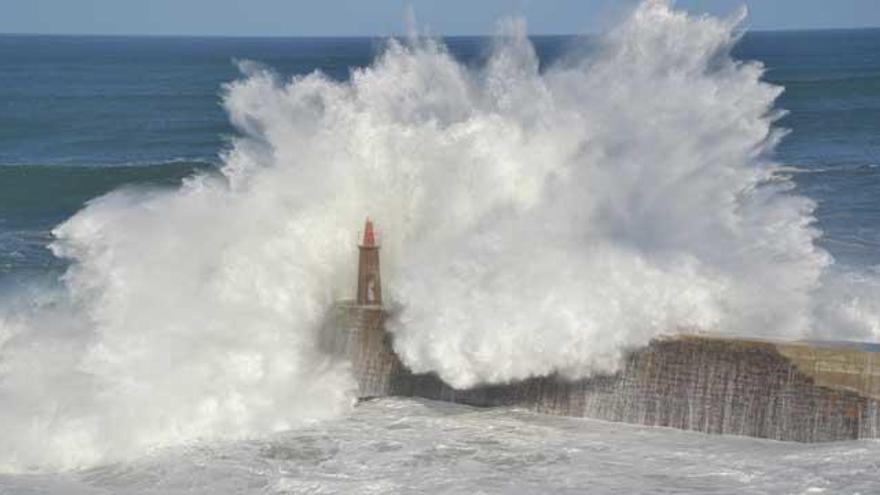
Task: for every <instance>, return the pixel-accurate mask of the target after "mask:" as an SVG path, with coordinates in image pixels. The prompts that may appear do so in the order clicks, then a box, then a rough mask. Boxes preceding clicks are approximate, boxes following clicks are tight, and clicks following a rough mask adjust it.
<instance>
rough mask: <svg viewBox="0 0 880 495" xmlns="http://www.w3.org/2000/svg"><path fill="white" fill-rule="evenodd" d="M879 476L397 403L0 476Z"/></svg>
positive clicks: (860, 465)
mask: <svg viewBox="0 0 880 495" xmlns="http://www.w3.org/2000/svg"><path fill="white" fill-rule="evenodd" d="M878 470H880V443H878V442H874V441H858V442H841V443H831V444H809V445H803V444H796V443H786V442H776V441H771V440H761V439H756V438H744V437H722V436H715V435H704V434H701V433H695V432H685V431H678V430H671V429H668V428H655V427H645V426H637V425H628V424H622V423H609V422H604V421H596V420H590V419H581V418H564V417H555V416H545V415H540V414H533V413H529V412H525V411H520V410H516V409H505V408H499V409H479V408H472V407H469V406H463V405H459V404H449V403H443V402H432V401H427V400H415V399H397V398H389V399H381V400H376V401H369V402H365V403H362V404H361V405H360V406H358V407H357V408H355V410H354V412H353V413H352V414H351V415H349V416H347V417H345V418H341V419H338V420H332V421H326V422H322V423H319V424H316V425H314V426H312V427H306V428H303V429H298V430H295V431H291V432H286V433H280V434H276V435H273V436H271V437H268V438H263V439H255V440H251V441H243V442H242V441H239V442H225V443H222V442H216V443H207V444H202V445H198V446H193V447H189V448H178V449H174V450H171V449H169V450H166V451H158V452H156V453H155V454H153V455H150V456H147V457H145V458H143V459H141V460H138V461H135V462H129V463H118V464H111V465H107V466H101V467H97V468H93V469H89V470H84V471H80V472H74V473H63V474H50V475H15V476H4V475H0V493H10V494H12V493H15V494H18V493H22V494H24V493H27V494H39V493H64V494H69V495H78V494H83V495H86V494H88V495H91V494H106V493H131V494H169V495H171V494H178V493H212V494H218V495H222V494H231V493H283V494H288V493H289V494H300V493H340V494H342V493H345V494H348V493H364V494H369V493H432V494H460V493H473V494H490V493H511V494H534V495H538V494H549V493H554V494H555V493H558V494H575V493H589V494H595V495H604V494H612V493H614V494H637V493H644V494H648V493H658V494H659V493H677V494H685V493H687V494H768V495H781V494H804V495H808V494H822V493H825V494H863V495H869V494H874V493H877V490H878V486H880V481H878V480H877V472H878Z"/></svg>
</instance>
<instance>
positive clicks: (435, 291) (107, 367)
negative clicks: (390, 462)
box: [0, 0, 880, 482]
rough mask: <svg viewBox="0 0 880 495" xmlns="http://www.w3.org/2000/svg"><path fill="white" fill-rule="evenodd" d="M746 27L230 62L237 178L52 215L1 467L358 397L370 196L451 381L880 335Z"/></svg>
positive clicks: (294, 418)
mask: <svg viewBox="0 0 880 495" xmlns="http://www.w3.org/2000/svg"><path fill="white" fill-rule="evenodd" d="M738 22H739V18H734V19H726V20H725V19H715V18H711V17H699V18H694V17H689V16H687V15H686V14H684V13H681V12H676V11H674V10H673V9H672V8H671V7H670V6H669V5H668V4H667V3H666V2H662V1H656V0H655V1H647V2H645V3H643V4H642V5H641V6H640V7H639V8H638V9H636V10H635V11H634V13H633V15H632V16H631V17H630V18H628V19H627V20H626V21H624V22H623V24H622V25H620V26H618V27H617V28H615V29H613V30H611V31H610V32H609V33H608V34H607V35H605V36H604V37H603V38H601V39H600V40H599V41H598V42H597V44H596V45H595V46H591V47H590V49H589V50H579V49H578V47H577V46H575V47H573V48H572V49H571V50H570V51H569V52H568V54H567V55H562V56H560V57H558V59H556V60H555V62H553V63H552V64H545V65H544V66H542V65H541V64H540V63H539V59H538V57H537V55H536V53H535V49H534V46H533V44H532V43H531V42H530V41H529V40H528V39H527V38H526V37H525V34H524V33H525V28H524V26H523V24H522V22H520V21H509V22H505V23H502V24H503V25H502V27H501V31H500V34H499V36H498V37H497V39H496V40H495V42H494V43H493V47H492V49H491V51H490V53H489V55H487V57H486V60H485V63H484V64H480V65H477V66H474V65H468V64H464V63H462V62H461V61H459V60H458V59H456V58H455V57H454V56H453V55H452V54H451V53H450V52H449V51H448V50H447V48H446V47H445V46H444V45H443V44H442V43H441V42H440V41H437V40H430V39H420V38H414V39H410V40H406V41H389V42H388V43H387V45H386V46H385V48H384V50H383V51H382V53H381V55H380V56H378V58H377V59H376V60H375V61H374V62H373V63H372V64H371V65H370V66H368V67H364V68H359V69H353V70H352V73H351V75H350V77H349V78H348V79H344V80H339V79H333V78H330V77H328V76H326V75H324V74H322V73H320V72H315V73H312V74H308V75H302V76H297V77H294V78H284V77H282V76H279V75H278V74H276V73H274V72H273V71H272V70H271V69H268V68H266V67H264V66H262V65H260V64H257V63H255V62H247V61H245V62H242V63H241V64H240V65H241V69H242V71H243V77H241V78H240V79H238V80H236V81H234V82H231V83H229V84H228V85H227V86H225V88H224V93H223V105H224V108H225V109H226V111H227V112H228V115H229V118H230V120H231V122H232V124H233V125H234V126H235V128H236V129H237V132H238V134H237V137H235V138H233V139H232V140H231V142H230V146H229V148H228V149H227V150H226V151H225V152H224V153H223V155H222V167H221V168H220V173H214V174H211V173H196V174H195V175H193V176H190V177H188V178H187V179H185V180H184V181H183V184H182V185H181V186H180V187H179V188H176V189H168V188H156V187H147V186H144V185H137V186H131V187H123V188H121V189H117V190H115V191H113V192H111V193H109V194H106V195H104V196H101V197H99V198H96V199H93V200H91V201H90V202H89V203H88V205H87V206H86V207H85V208H84V209H83V210H81V211H80V212H79V213H77V214H76V215H74V216H73V217H72V218H70V219H68V220H67V221H65V222H64V223H62V224H61V225H59V226H58V227H56V228H55V229H54V230H53V232H52V234H53V236H54V241H53V243H52V246H51V247H52V251H53V253H54V254H55V255H56V257H58V258H63V259H66V260H68V262H69V264H70V266H69V268H68V269H67V271H66V273H65V275H64V276H63V279H62V281H61V282H62V283H61V284H60V285H58V284H52V283H51V282H45V281H39V280H38V281H33V282H28V283H26V284H22V285H23V287H24V288H20V289H18V290H15V291H12V292H11V293H9V294H8V295H7V296H6V297H5V299H4V303H3V306H2V308H3V310H2V312H0V374H2V375H0V377H2V381H0V438H3V439H4V441H5V442H6V446H5V447H6V448H4V449H0V469H2V470H4V471H13V472H21V471H31V470H37V471H40V470H53V469H68V468H81V467H84V466H93V465H99V464H104V463H108V462H114V461H123V462H131V460H132V459H136V458H138V457H140V456H143V455H144V454H145V453H148V452H150V451H152V450H153V449H156V448H160V447H169V446H174V445H180V444H189V443H192V442H195V441H212V440H216V439H227V440H230V439H242V438H250V437H254V436H258V435H266V434H270V433H272V432H278V431H282V430H286V429H290V428H292V427H299V426H302V425H304V424H308V423H312V422H315V421H321V420H326V419H327V418H333V417H338V416H339V415H341V414H344V413H345V412H346V411H348V410H349V409H350V407H351V404H352V402H353V395H352V393H351V392H352V388H353V382H352V379H351V377H350V376H349V373H348V369H347V366H346V364H345V363H339V362H336V361H334V360H333V359H331V358H330V357H328V356H324V355H322V354H321V353H320V352H319V351H318V350H317V345H316V338H315V333H316V332H317V331H318V329H319V328H320V327H321V323H322V321H323V318H324V316H325V314H326V311H327V309H328V308H329V306H330V305H331V304H332V302H333V301H334V300H336V299H338V298H341V297H344V296H348V295H349V294H350V290H351V283H352V280H353V269H354V267H353V264H354V252H353V251H354V241H355V236H354V235H353V234H354V232H355V231H356V229H357V228H358V227H359V226H360V225H361V224H362V222H363V219H364V216H365V215H367V214H369V215H371V216H372V217H373V219H374V220H375V221H376V222H377V224H378V226H379V227H380V229H381V233H382V240H383V269H384V270H385V272H384V274H383V275H384V277H383V279H384V281H385V283H386V284H387V286H386V288H387V291H386V293H387V294H389V295H390V299H391V304H392V305H393V306H394V309H395V315H396V316H395V319H394V320H393V321H392V322H391V324H390V329H391V330H392V331H393V332H394V334H395V346H396V349H397V351H398V352H399V353H400V355H401V356H402V358H403V359H404V361H405V362H406V364H407V365H409V366H410V367H412V368H413V369H415V370H417V371H434V372H437V373H438V374H439V375H440V376H441V377H442V378H443V379H444V380H446V381H448V382H449V383H451V384H453V385H456V386H468V385H473V384H476V383H479V382H499V381H507V380H511V379H517V378H523V377H527V376H532V375H540V374H546V373H550V372H552V371H561V372H563V373H566V374H568V375H572V376H580V375H585V374H589V373H592V372H594V371H597V370H599V371H609V370H613V369H615V367H616V366H618V365H619V359H620V357H621V356H622V354H623V352H625V351H626V350H627V349H629V348H632V347H635V346H640V345H644V344H646V343H647V342H648V341H649V340H650V339H651V338H652V337H654V336H657V335H659V334H661V333H668V332H675V331H679V330H686V331H702V332H707V333H720V334H736V335H750V336H761V337H775V338H801V337H807V338H815V337H834V338H837V339H846V338H851V339H861V340H876V339H877V338H878V337H880V318H878V314H880V311H878V303H877V298H876V297H875V295H876V294H877V293H878V292H877V282H876V277H875V276H874V275H872V274H871V272H870V271H867V270H860V271H856V272H854V273H850V272H847V271H844V270H842V269H838V268H836V267H835V266H833V264H832V262H833V259H832V257H831V256H830V255H829V254H828V253H827V252H826V251H825V250H824V249H823V248H822V247H821V246H820V245H819V244H818V239H819V236H820V232H819V230H818V229H817V228H816V227H815V225H814V224H815V219H814V216H813V212H814V208H815V203H814V201H813V200H811V199H809V198H808V197H806V196H803V195H802V194H800V193H798V192H797V191H795V190H794V184H793V183H792V182H791V180H790V178H789V176H790V175H791V173H792V169H790V168H789V169H779V168H778V167H777V164H776V163H775V162H774V154H773V153H774V148H775V146H776V144H777V142H778V140H779V139H780V138H781V136H782V131H781V130H779V129H778V128H777V126H776V122H777V120H778V119H779V118H780V117H781V115H782V114H781V113H780V112H779V111H777V110H776V109H775V107H774V104H775V101H776V98H777V97H778V96H779V94H780V92H781V91H782V89H781V88H780V87H777V86H774V85H771V84H769V83H767V82H764V81H763V80H762V76H763V68H762V65H761V64H759V63H756V62H742V61H738V60H735V59H734V58H733V57H732V56H731V50H732V49H733V47H734V46H735V43H736V41H737V40H738V34H737V29H738V28H737V26H738ZM499 414H501V415H502V416H503V415H504V413H499ZM640 431H641V430H640ZM425 434H431V435H433V432H425ZM232 445H233V447H230V448H232V449H233V450H234V449H237V448H239V447H237V446H235V445H238V444H232ZM241 445H242V447H241V448H245V449H246V448H248V447H246V445H250V444H241ZM212 462H213V461H212ZM129 467H130V465H129V464H123V468H121V469H123V470H128V469H129ZM111 477H112V476H111ZM37 479H42V478H37ZM49 479H50V480H51V479H53V478H49ZM13 482H15V480H14V479H13Z"/></svg>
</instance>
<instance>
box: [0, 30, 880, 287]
mask: <svg viewBox="0 0 880 495" xmlns="http://www.w3.org/2000/svg"><path fill="white" fill-rule="evenodd" d="M534 42H535V46H536V49H537V51H538V54H539V56H540V57H541V59H542V62H544V63H549V62H551V61H552V60H553V59H554V58H556V57H558V56H559V55H560V54H561V53H564V52H565V51H566V49H567V48H568V47H569V46H570V45H571V44H572V43H573V42H574V40H573V39H572V38H569V37H539V38H536V39H535V40H534ZM383 43H384V42H383V40H381V39H370V38H316V39H308V38H289V39H279V38H195V37H89V36H24V35H2V36H0V280H3V279H12V278H16V277H18V276H23V275H24V276H28V275H32V274H33V273H35V272H36V273H54V272H58V271H59V270H62V269H63V267H64V265H63V262H62V261H60V260H57V259H55V258H54V257H53V256H52V255H51V254H50V252H49V251H48V249H47V248H46V245H47V244H48V242H50V241H51V233H50V231H51V229H52V227H53V226H55V225H57V224H58V223H59V222H61V221H63V220H64V219H65V218H67V217H68V216H70V215H72V214H73V213H74V212H75V211H76V210H78V209H79V208H80V207H81V206H82V205H83V204H84V203H85V202H86V201H88V200H89V199H91V198H93V197H96V196H98V195H100V194H103V193H105V192H107V191H109V190H111V189H113V188H116V187H118V186H120V185H123V184H175V183H177V182H179V181H180V180H181V179H182V178H183V177H185V176H187V175H188V174H190V173H191V172H192V171H193V170H194V169H204V168H210V167H214V166H216V165H217V164H218V163H219V158H218V153H219V152H221V151H222V150H223V149H224V148H225V147H226V146H227V143H228V139H229V136H230V135H231V134H232V133H233V129H232V128H231V126H230V125H229V123H228V119H227V117H226V115H225V113H224V111H223V109H222V108H221V105H220V94H221V91H222V85H223V84H224V83H226V82H228V81H231V80H233V79H235V78H236V77H237V76H238V69H237V67H236V63H235V61H236V60H245V59H246V60H254V61H258V62H261V63H264V64H266V65H267V66H270V67H272V68H273V69H274V70H276V71H278V72H279V73H281V74H283V75H286V76H289V75H295V74H305V73H309V72H312V71H314V70H321V71H323V72H325V73H326V74H328V75H330V76H331V77H334V78H337V79H344V78H347V77H348V76H349V74H350V70H351V68H352V67H358V66H365V65H367V64H369V63H370V62H371V60H372V59H373V57H374V56H375V55H376V53H377V52H379V51H380V50H381V49H382V46H383ZM446 43H447V45H448V47H449V49H450V50H451V52H452V53H453V54H455V55H456V56H457V57H459V58H461V59H462V60H464V61H466V62H467V63H468V64H479V62H480V60H481V58H483V57H484V56H485V55H486V53H487V46H488V39H486V38H478V37H471V38H467V37H463V38H450V39H447V40H446ZM735 55H736V57H737V58H740V59H743V60H759V61H761V62H763V63H764V64H765V65H766V67H767V72H766V76H765V78H766V80H768V81H770V82H772V83H774V84H778V85H781V86H784V87H785V92H784V93H783V95H782V96H781V98H780V99H779V101H778V107H779V108H781V109H785V110H786V111H787V112H788V114H787V115H786V116H785V117H784V118H783V119H782V120H781V121H780V125H781V126H783V127H786V128H788V129H790V130H791V132H790V134H789V135H788V136H787V137H786V138H785V140H784V141H783V142H782V144H781V145H780V146H779V148H778V151H777V157H776V158H777V160H778V161H779V162H781V163H783V164H785V165H787V166H789V168H788V170H790V171H791V173H792V174H793V176H794V178H795V180H796V183H797V185H798V187H799V189H800V191H801V192H803V193H804V194H806V195H808V196H810V197H811V198H813V199H815V200H816V201H817V202H818V205H819V208H818V211H817V216H818V226H819V227H820V228H821V229H822V230H823V231H824V233H825V235H824V237H823V238H822V241H821V242H822V245H823V246H824V247H826V248H827V249H828V250H829V251H830V252H831V253H832V254H833V255H834V256H835V258H836V260H837V262H838V263H842V264H846V265H856V266H873V265H877V264H880V249H878V248H880V195H878V194H877V191H878V190H880V30H845V31H804V32H750V33H747V34H745V36H744V37H743V39H742V40H741V42H740V43H739V44H738V46H737V48H736V53H735Z"/></svg>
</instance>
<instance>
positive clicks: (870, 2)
mask: <svg viewBox="0 0 880 495" xmlns="http://www.w3.org/2000/svg"><path fill="white" fill-rule="evenodd" d="M407 3H410V4H412V5H413V7H414V9H415V12H416V16H417V18H418V20H419V24H420V25H423V26H427V27H428V28H429V31H430V32H431V33H433V34H487V33H491V32H492V30H493V26H494V23H495V21H496V20H497V19H498V18H499V17H502V16H504V15H508V14H511V13H513V14H523V15H525V17H526V19H527V20H528V23H529V31H530V32H531V33H533V34H548V33H583V32H595V31H599V30H601V29H602V28H603V27H605V26H607V25H608V24H609V23H611V22H613V21H614V19H616V18H617V17H619V16H621V15H623V13H624V12H625V11H626V10H627V9H629V8H631V7H632V6H633V5H634V4H635V3H636V1H635V0H410V1H409V2H407V0H310V1H306V0H0V32H4V33H78V34H82V33H94V34H190V35H231V36H240V35H262V36H315V35H319V36H320V35H377V34H378V35H388V34H398V33H400V32H402V31H403V21H402V19H403V18H404V12H405V10H406V7H405V5H406V4H407ZM743 4H746V5H748V6H749V8H750V12H751V15H750V18H749V20H748V25H749V27H751V28H753V29H811V28H847V27H868V26H871V27H874V26H880V0H678V1H677V5H678V6H680V7H682V8H685V9H687V10H689V11H692V12H697V13H703V12H711V13H715V14H724V13H728V12H730V11H732V10H733V9H735V8H736V7H737V6H739V5H743Z"/></svg>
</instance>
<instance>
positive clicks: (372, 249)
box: [357, 218, 382, 306]
mask: <svg viewBox="0 0 880 495" xmlns="http://www.w3.org/2000/svg"><path fill="white" fill-rule="evenodd" d="M358 250H359V251H360V255H359V258H358V286H357V303H358V304H359V305H363V306H381V305H382V279H381V277H380V276H379V245H378V244H377V243H376V235H375V233H374V232H373V222H371V221H370V219H369V218H368V219H367V223H366V225H364V239H363V242H361V244H360V245H359V246H358Z"/></svg>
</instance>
